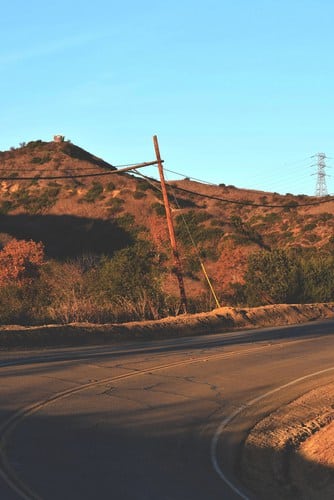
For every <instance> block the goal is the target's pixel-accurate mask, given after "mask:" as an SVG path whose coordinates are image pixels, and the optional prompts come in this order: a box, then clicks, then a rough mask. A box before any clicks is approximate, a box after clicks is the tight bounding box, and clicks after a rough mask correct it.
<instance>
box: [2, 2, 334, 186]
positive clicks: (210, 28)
mask: <svg viewBox="0 0 334 500" xmlns="http://www.w3.org/2000/svg"><path fill="white" fill-rule="evenodd" d="M333 19H334V2H333V0H206V1H205V2H204V1H195V0H168V1H163V2H160V1H158V0H155V1H154V2H153V1H150V0H140V1H139V0H138V1H135V0H130V1H129V0H128V1H126V0H123V1H122V2H118V1H117V2H115V1H114V0H95V1H90V2H88V1H85V0H83V1H80V2H79V1H78V0H72V1H68V0H67V1H65V0H57V1H52V2H46V1H41V0H30V1H29V2H23V1H22V0H11V1H9V2H3V5H2V7H1V21H0V26H1V29H0V90H1V93H0V95H1V115H0V116H1V118H0V150H5V149H8V148H10V147H11V146H17V145H18V144H19V143H20V142H23V141H29V140H34V139H42V140H51V138H52V137H53V135H54V134H63V135H65V136H66V137H67V138H69V139H70V140H71V141H72V142H73V143H75V144H77V145H79V146H81V147H83V148H85V149H87V150H88V151H90V152H91V153H93V154H96V155H97V156H100V157H102V158H103V159H105V160H107V161H109V162H111V163H112V164H115V165H118V164H124V163H133V162H141V161H150V160H153V159H154V151H153V145H152V135H154V134H157V135H158V138H159V143H160V149H161V155H162V157H163V158H164V159H165V161H166V167H167V168H169V169H171V170H175V171H177V172H181V173H184V174H185V175H186V176H194V177H197V178H199V179H203V180H206V181H209V182H213V183H225V184H233V185H235V186H237V187H245V188H246V187H249V188H254V189H263V190H270V191H277V192H280V193H283V194H284V193H286V192H291V193H296V194H298V193H306V194H313V193H314V191H315V184H316V176H313V177H312V176H311V174H312V173H315V172H316V168H315V167H314V168H310V167H309V165H311V164H312V162H314V159H311V158H310V156H312V155H314V154H315V153H317V152H325V153H326V154H327V155H328V156H329V157H331V156H333V157H334V143H333V141H334V135H333V125H332V123H333V115H334V113H333V111H334V109H333V108H334V100H333V97H334V93H333V79H334V78H333V77H334V66H333V61H334V59H333V49H334V44H333V41H334V30H333ZM331 164H333V165H334V160H328V165H329V166H330V165H331ZM327 172H328V174H330V173H331V170H330V169H328V171H327ZM332 172H333V176H334V169H333V170H332ZM146 173H147V174H149V175H155V169H154V170H153V169H150V170H146ZM168 178H170V179H171V178H174V179H175V178H177V176H176V175H175V174H168ZM327 186H328V191H329V192H330V193H333V192H334V177H328V178H327Z"/></svg>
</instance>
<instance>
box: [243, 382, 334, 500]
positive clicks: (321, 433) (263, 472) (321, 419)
mask: <svg viewBox="0 0 334 500" xmlns="http://www.w3.org/2000/svg"><path fill="white" fill-rule="evenodd" d="M333 403H334V383H332V384H330V385H327V386H324V387H321V388H319V389H315V390H313V391H311V392H309V393H307V394H305V395H303V396H302V397H300V398H298V399H297V400H295V401H293V402H292V403H290V404H288V405H286V406H284V407H282V408H280V409H279V410H277V411H276V412H274V413H272V414H271V415H269V416H268V417H266V418H265V419H263V420H262V421H260V422H259V423H258V424H257V425H256V426H255V427H254V428H253V429H252V431H251V432H250V434H249V436H248V438H247V440H246V442H245V445H244V448H243V452H242V458H241V475H242V480H243V482H244V483H245V485H246V486H247V487H248V488H249V489H250V491H253V492H254V493H256V498H259V499H268V498H271V499H273V500H282V499H283V498H284V499H286V500H295V499H307V500H316V499H317V500H318V499H319V498H321V499H322V500H332V499H333V498H334V446H333V444H334V404H333Z"/></svg>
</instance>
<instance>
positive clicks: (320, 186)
mask: <svg viewBox="0 0 334 500" xmlns="http://www.w3.org/2000/svg"><path fill="white" fill-rule="evenodd" d="M315 156H316V158H317V159H318V161H317V167H318V172H317V184H316V187H315V195H316V196H327V195H328V191H327V184H326V175H327V174H326V161H325V160H326V158H327V157H326V155H325V153H318V154H317V155H315Z"/></svg>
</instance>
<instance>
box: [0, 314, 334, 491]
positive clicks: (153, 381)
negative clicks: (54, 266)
mask: <svg viewBox="0 0 334 500" xmlns="http://www.w3.org/2000/svg"><path fill="white" fill-rule="evenodd" d="M0 374H1V385H0V403H1V405H0V439H1V441H0V499H1V500H18V499H22V498H23V499H43V500H56V499H57V500H59V499H61V500H67V499H68V500H77V499H78V500H79V499H80V500H85V499H87V500H88V499H94V500H99V499H115V500H118V499H120V500H188V499H189V500H204V499H205V500H211V499H212V500H215V499H217V500H218V499H219V500H221V499H240V498H244V499H245V498H252V494H251V493H250V492H247V491H244V489H243V486H242V484H241V482H239V479H238V456H239V452H240V446H241V444H240V443H242V440H243V439H244V438H245V436H246V434H247V431H248V430H249V429H250V428H251V427H252V426H253V425H254V424H255V423H256V422H257V421H258V420H259V419H260V418H262V417H263V416H265V415H267V414H268V413H269V412H270V411H272V410H274V409H276V408H278V407H279V406H281V405H283V404H285V403H287V402H289V401H291V400H293V399H294V398H296V397H297V396H299V395H301V394H303V393H304V392H306V391H308V390H309V389H311V388H314V387H318V386H321V385H323V384H325V383H328V381H333V380H334V320H327V321H325V322H321V323H320V322H313V323H308V324H307V325H299V326H296V327H291V326H290V327H286V328H271V329H263V330H253V331H248V332H239V333H235V332H234V333H223V334H215V335H208V336H205V337H194V338H186V339H176V340H166V341H157V342H152V341H149V342H142V343H139V342H136V343H126V344H123V345H120V344H118V345H113V346H110V345H109V346H99V347H85V348H80V349H78V348H76V349H72V348H67V349H52V350H51V349H48V350H40V351H20V352H19V351H8V352H6V351H0Z"/></svg>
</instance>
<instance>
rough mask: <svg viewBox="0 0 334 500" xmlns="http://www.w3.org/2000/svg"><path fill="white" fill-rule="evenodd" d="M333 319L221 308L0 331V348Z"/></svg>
mask: <svg viewBox="0 0 334 500" xmlns="http://www.w3.org/2000/svg"><path fill="white" fill-rule="evenodd" d="M332 317H334V303H333V302H332V303H327V304H302V305H301V304H295V305H294V304H289V305H286V304H275V305H270V306H262V307H255V308H232V307H221V308H219V309H215V310H213V311H211V312H208V313H199V314H192V315H190V314H189V315H188V314H185V315H181V316H178V317H169V318H164V319H160V320H156V321H141V322H132V323H122V324H102V325H96V324H90V323H71V324H66V325H45V326H37V327H23V326H17V325H8V326H2V327H1V328H0V348H1V347H2V348H9V347H27V346H29V347H45V346H52V345H56V346H57V345H84V344H99V343H107V342H112V341H120V340H123V339H124V340H135V339H137V340H139V339H162V338H173V337H182V336H190V335H200V334H202V335H205V334H208V333H214V332H223V331H228V330H234V329H235V330H237V329H247V328H261V327H266V326H282V325H293V324H298V323H305V322H307V321H314V320H321V319H326V318H332Z"/></svg>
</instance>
